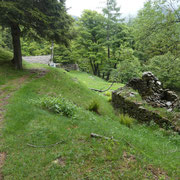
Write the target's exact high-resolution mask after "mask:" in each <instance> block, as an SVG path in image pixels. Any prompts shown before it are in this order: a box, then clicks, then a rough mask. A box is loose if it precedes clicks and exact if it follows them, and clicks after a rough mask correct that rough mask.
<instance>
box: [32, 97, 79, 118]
mask: <svg viewBox="0 0 180 180" xmlns="http://www.w3.org/2000/svg"><path fill="white" fill-rule="evenodd" d="M30 102H31V103H33V104H34V105H37V106H39V107H42V108H44V109H47V110H49V111H51V112H54V113H58V114H60V115H63V116H67V117H72V116H73V115H74V114H75V111H76V106H75V105H74V104H72V103H71V102H70V101H68V100H66V99H65V98H63V97H62V96H59V97H48V96H45V97H42V98H39V99H36V100H31V101H30Z"/></svg>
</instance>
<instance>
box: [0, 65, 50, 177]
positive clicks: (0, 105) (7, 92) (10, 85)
mask: <svg viewBox="0 0 180 180" xmlns="http://www.w3.org/2000/svg"><path fill="white" fill-rule="evenodd" d="M28 73H29V74H26V75H23V76H22V77H17V78H16V79H13V80H10V81H8V82H7V83H6V84H3V85H1V86H0V136H2V135H1V130H2V129H3V120H4V114H5V107H6V105H8V103H9V99H10V98H11V97H12V96H13V94H14V93H15V92H16V91H18V90H19V89H20V88H21V87H22V86H23V85H24V84H25V83H26V82H28V80H29V79H30V75H31V74H36V76H35V78H40V77H42V76H44V75H45V74H46V73H47V70H46V69H43V68H41V69H29V70H28ZM1 143H2V142H1ZM0 146H1V144H0ZM5 159H6V152H0V180H1V179H3V174H2V173H1V169H2V167H3V164H4V162H5Z"/></svg>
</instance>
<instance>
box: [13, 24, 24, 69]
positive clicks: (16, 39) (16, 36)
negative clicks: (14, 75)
mask: <svg viewBox="0 0 180 180" xmlns="http://www.w3.org/2000/svg"><path fill="white" fill-rule="evenodd" d="M11 35H12V43H13V52H14V57H13V60H12V63H13V64H14V66H15V68H16V69H19V70H20V69H22V53H21V42H20V36H21V30H20V28H19V25H18V24H11Z"/></svg>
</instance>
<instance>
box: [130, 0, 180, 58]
mask: <svg viewBox="0 0 180 180" xmlns="http://www.w3.org/2000/svg"><path fill="white" fill-rule="evenodd" d="M179 10H180V4H179V3H178V1H170V0H153V1H147V2H146V3H145V5H144V8H143V9H142V10H140V11H139V12H138V16H137V17H136V18H135V20H134V23H133V28H134V37H135V42H136V50H137V54H138V56H139V58H140V59H141V60H142V61H147V60H148V59H150V58H152V57H154V56H157V55H162V54H166V53H167V52H168V51H170V52H171V53H172V54H173V55H177V54H178V53H179V52H180V46H179V41H180V36H179V34H180V23H179V22H180V18H179V17H180V16H179Z"/></svg>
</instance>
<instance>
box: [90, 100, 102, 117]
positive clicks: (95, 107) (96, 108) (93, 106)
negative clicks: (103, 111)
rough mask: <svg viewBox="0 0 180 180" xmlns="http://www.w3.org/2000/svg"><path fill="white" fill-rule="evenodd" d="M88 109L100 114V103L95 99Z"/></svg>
mask: <svg viewBox="0 0 180 180" xmlns="http://www.w3.org/2000/svg"><path fill="white" fill-rule="evenodd" d="M87 109H88V110H89V111H93V112H95V113H97V114H99V103H98V102H97V101H96V100H93V101H92V102H91V104H90V105H89V107H88V108H87Z"/></svg>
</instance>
